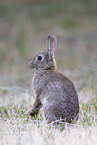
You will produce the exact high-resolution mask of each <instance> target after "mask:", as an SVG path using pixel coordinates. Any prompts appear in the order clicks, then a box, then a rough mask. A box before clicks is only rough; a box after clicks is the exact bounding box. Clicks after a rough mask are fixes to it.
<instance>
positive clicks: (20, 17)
mask: <svg viewBox="0 0 97 145" xmlns="http://www.w3.org/2000/svg"><path fill="white" fill-rule="evenodd" d="M96 31H97V1H96V0H92V1H91V0H88V2H87V0H84V1H83V0H72V1H64V0H61V1H48V2H45V1H44V0H41V1H38V0H37V2H36V1H34V0H33V1H30V0H29V1H27V2H26V1H25V2H24V1H22V0H20V1H16V2H15V1H14V2H13V1H11V0H10V1H8V2H7V1H5V0H3V2H2V3H1V2H0V145H31V144H34V145H37V144H39V145H41V144H42V145H62V144H66V145H68V144H69V145H70V144H71V143H72V145H76V144H80V145H87V144H88V145H92V144H93V145H96V144H97V137H96V136H97V34H96ZM47 35H56V36H57V39H58V47H57V49H56V52H55V55H56V61H57V68H58V70H60V71H62V72H63V73H64V74H65V75H67V76H68V77H69V78H70V79H71V80H72V81H73V82H74V84H75V87H76V89H77V92H78V96H79V104H80V112H79V119H78V121H77V122H76V123H74V124H72V125H68V124H65V128H64V124H61V125H60V126H58V127H56V126H53V124H47V123H46V122H44V120H43V118H42V116H41V112H40V115H39V116H35V117H34V118H31V117H28V116H27V115H26V113H27V111H28V110H29V109H30V108H31V106H32V104H33V102H34V95H33V90H32V85H31V82H32V77H33V73H32V72H31V71H30V70H29V67H28V63H29V61H30V60H31V59H32V57H33V56H35V55H36V54H37V53H39V52H43V51H45V50H46V37H47Z"/></svg>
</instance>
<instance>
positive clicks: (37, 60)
mask: <svg viewBox="0 0 97 145" xmlns="http://www.w3.org/2000/svg"><path fill="white" fill-rule="evenodd" d="M56 45H57V39H56V37H55V36H52V37H51V36H48V37H47V46H48V50H47V52H44V53H41V54H38V55H36V56H35V57H34V58H33V59H32V60H31V62H30V63H29V66H30V68H31V69H32V70H35V71H37V70H48V69H55V68H56V61H55V58H54V51H55V49H56Z"/></svg>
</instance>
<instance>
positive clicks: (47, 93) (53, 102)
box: [33, 70, 79, 122]
mask: <svg viewBox="0 0 97 145" xmlns="http://www.w3.org/2000/svg"><path fill="white" fill-rule="evenodd" d="M33 82H34V83H33V84H34V91H35V93H36V94H37V95H39V99H40V100H41V102H42V104H43V107H42V111H43V113H44V116H45V118H46V119H47V120H48V121H50V122H51V121H54V120H58V119H60V118H61V119H64V121H67V122H71V121H72V120H74V118H75V117H76V116H77V114H78V112H79V105H78V96H77V93H76V90H75V87H74V85H73V83H72V82H71V81H70V80H69V79H68V78H67V77H66V76H64V75H63V74H62V73H60V72H58V71H56V70H43V71H39V72H37V73H36V74H35V77H34V81H33Z"/></svg>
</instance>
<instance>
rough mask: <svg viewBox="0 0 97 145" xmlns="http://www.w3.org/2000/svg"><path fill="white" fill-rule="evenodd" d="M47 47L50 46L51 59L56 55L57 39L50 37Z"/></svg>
mask: <svg viewBox="0 0 97 145" xmlns="http://www.w3.org/2000/svg"><path fill="white" fill-rule="evenodd" d="M47 45H48V54H49V58H51V56H52V55H53V54H54V51H55V49H56V45H57V38H56V36H52V37H51V36H48V37H47Z"/></svg>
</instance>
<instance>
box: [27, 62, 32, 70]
mask: <svg viewBox="0 0 97 145" xmlns="http://www.w3.org/2000/svg"><path fill="white" fill-rule="evenodd" d="M28 65H29V67H30V69H31V68H32V61H30V62H29V63H28Z"/></svg>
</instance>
